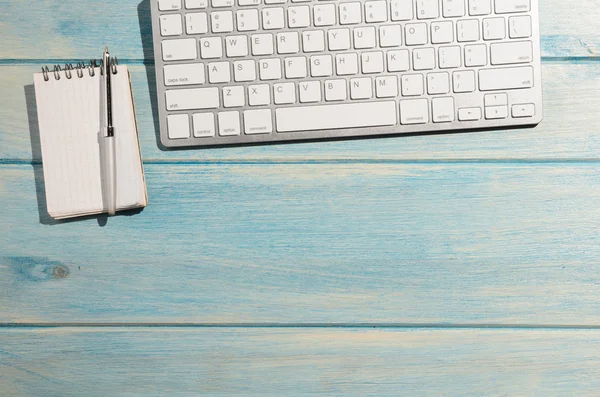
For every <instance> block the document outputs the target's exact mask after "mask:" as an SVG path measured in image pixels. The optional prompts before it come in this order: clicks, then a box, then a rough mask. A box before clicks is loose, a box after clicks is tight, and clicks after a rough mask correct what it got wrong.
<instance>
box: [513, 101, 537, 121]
mask: <svg viewBox="0 0 600 397" xmlns="http://www.w3.org/2000/svg"><path fill="white" fill-rule="evenodd" d="M512 116H513V117H515V118H520V117H533V116H535V105H534V104H533V103H526V104H522V105H513V107H512Z"/></svg>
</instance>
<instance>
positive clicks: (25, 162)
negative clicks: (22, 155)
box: [0, 149, 600, 166]
mask: <svg viewBox="0 0 600 397" xmlns="http://www.w3.org/2000/svg"><path fill="white" fill-rule="evenodd" d="M192 150H194V149H192ZM198 150H201V149H198ZM143 163H144V164H145V165H352V164H365V165H369V164H373V165H375V164H383V165H432V166H435V165H440V164H442V165H443V164H446V165H511V164H512V165H531V166H538V165H546V164H548V165H556V164H565V165H568V164H570V165H578V164H581V165H589V164H598V163H600V158H581V159H578V158H571V159H551V158H548V159H520V158H508V159H505V158H498V159H477V158H473V159H420V160H415V159H411V160H399V159H368V158H362V159H361V158H357V159H329V160H327V159H325V160H322V159H321V160H310V159H309V160H177V159H174V160H167V159H147V160H143ZM2 165H33V166H38V165H42V162H41V161H39V160H34V161H31V160H26V159H17V158H15V159H1V158H0V166H2Z"/></svg>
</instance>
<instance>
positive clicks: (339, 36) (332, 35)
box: [327, 29, 350, 51]
mask: <svg viewBox="0 0 600 397" xmlns="http://www.w3.org/2000/svg"><path fill="white" fill-rule="evenodd" d="M327 40H328V42H329V50H330V51H338V50H349V49H350V29H330V30H329V31H328V32H327Z"/></svg>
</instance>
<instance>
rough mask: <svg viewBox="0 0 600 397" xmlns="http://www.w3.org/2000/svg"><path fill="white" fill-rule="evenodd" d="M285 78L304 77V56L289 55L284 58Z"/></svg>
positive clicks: (305, 72) (305, 73)
mask: <svg viewBox="0 0 600 397" xmlns="http://www.w3.org/2000/svg"><path fill="white" fill-rule="evenodd" d="M283 62H284V65H285V78H286V79H301V78H304V77H306V75H307V71H306V69H307V68H306V58H305V57H291V58H285V59H284V61H283Z"/></svg>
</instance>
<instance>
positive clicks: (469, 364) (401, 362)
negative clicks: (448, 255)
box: [0, 328, 600, 397]
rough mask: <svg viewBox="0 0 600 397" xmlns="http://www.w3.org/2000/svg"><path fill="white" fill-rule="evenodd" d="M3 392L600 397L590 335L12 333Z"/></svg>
mask: <svg viewBox="0 0 600 397" xmlns="http://www.w3.org/2000/svg"><path fill="white" fill-rule="evenodd" d="M0 341H1V342H2V345H1V346H2V347H1V350H0V390H2V391H3V392H5V393H6V395H9V396H11V397H24V396H46V397H69V396H82V395H85V396H89V397H95V396H99V397H100V396H101V397H104V396H109V395H110V396H124V397H133V396H144V397H149V396H198V395H209V396H305V395H318V396H365V395H374V396H398V395H407V396H421V395H434V396H441V395H444V396H482V395H485V396H506V395H512V396H514V395H520V396H565V395H577V396H596V395H597V391H598V390H599V389H600V351H599V350H598V348H597V347H598V344H599V343H600V333H598V331H589V330H588V331H579V330H570V331H566V330H562V331H558V330H495V331H489V330H478V329H465V330H428V329H408V330H406V329H405V330H403V329H384V330H377V329H221V328H217V329H199V330H198V329H175V330H173V329H171V330H163V329H143V328H142V329H119V328H117V329H97V328H90V329H73V328H61V329H34V330H20V329H17V330H10V329H8V330H6V329H4V330H0Z"/></svg>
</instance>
